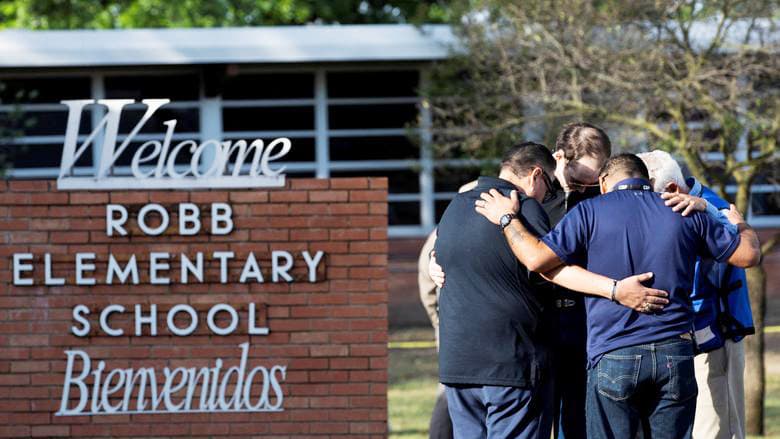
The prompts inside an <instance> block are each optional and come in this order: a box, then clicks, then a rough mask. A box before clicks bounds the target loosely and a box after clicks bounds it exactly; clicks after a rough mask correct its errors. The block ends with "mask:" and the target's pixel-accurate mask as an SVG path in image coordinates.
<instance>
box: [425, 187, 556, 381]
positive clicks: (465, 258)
mask: <svg viewBox="0 0 780 439" xmlns="http://www.w3.org/2000/svg"><path fill="white" fill-rule="evenodd" d="M493 188H495V189H497V190H499V191H500V192H501V193H503V194H504V195H506V196H508V195H509V192H510V191H512V190H515V189H516V188H515V186H514V185H513V184H512V183H510V182H508V181H506V180H502V179H498V178H492V177H480V178H479V180H478V183H477V186H476V187H475V188H474V189H472V190H471V191H468V192H464V193H462V194H458V195H457V196H456V197H455V199H453V201H452V202H451V203H450V205H449V206H448V207H447V210H446V211H445V212H444V215H443V216H442V218H441V222H440V223H439V228H438V236H437V238H436V261H437V262H438V263H439V264H441V266H442V268H443V269H444V271H445V272H446V273H447V281H446V282H445V284H444V287H443V288H442V291H441V296H440V300H439V379H440V381H441V382H442V383H445V384H476V385H495V386H514V387H528V386H533V385H535V384H536V383H537V382H538V380H539V378H540V375H541V373H542V371H543V370H544V369H545V368H547V367H548V359H547V345H548V344H549V340H547V339H546V338H548V337H550V334H549V331H545V330H544V329H545V327H544V326H543V324H544V318H543V317H542V312H543V311H544V309H545V303H546V302H548V301H550V300H551V297H550V296H551V294H550V291H549V284H548V283H547V282H544V281H543V280H542V279H541V277H539V276H538V275H536V274H534V273H529V272H528V270H527V269H526V268H525V267H524V266H523V265H522V264H521V263H520V262H519V261H518V260H517V258H516V257H515V255H514V253H512V249H511V248H510V247H509V244H508V243H507V240H506V238H505V237H504V234H503V233H502V232H501V229H500V228H499V227H498V226H496V225H495V224H493V223H491V222H490V221H488V220H487V219H486V218H485V217H483V216H482V215H480V214H479V213H478V212H476V211H475V209H474V202H475V201H476V200H478V199H479V195H480V194H481V193H482V192H487V191H489V190H490V189H493ZM520 199H521V203H520V210H521V215H522V216H521V217H520V218H522V220H523V221H525V224H526V226H527V227H528V228H529V230H531V231H532V232H534V233H537V234H538V235H539V236H541V235H543V234H544V233H546V232H547V231H548V230H549V223H548V219H547V215H546V214H545V213H544V210H542V207H541V206H540V205H539V203H538V202H537V201H536V200H534V199H532V198H527V197H525V196H523V195H521V196H520Z"/></svg>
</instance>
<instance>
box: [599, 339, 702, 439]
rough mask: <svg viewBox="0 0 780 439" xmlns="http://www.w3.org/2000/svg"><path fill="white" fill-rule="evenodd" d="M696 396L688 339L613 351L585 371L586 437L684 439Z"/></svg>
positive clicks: (690, 348) (694, 408)
mask: <svg viewBox="0 0 780 439" xmlns="http://www.w3.org/2000/svg"><path fill="white" fill-rule="evenodd" d="M697 392H698V388H697V387H696V377H695V376H694V372H693V343H692V342H691V341H690V340H685V339H682V338H678V337H675V338H671V339H667V340H663V341H661V342H657V343H648V344H642V345H637V346H630V347H627V348H622V349H616V350H614V351H612V352H609V353H608V354H605V355H604V356H603V357H602V358H601V360H599V362H598V363H597V364H596V365H595V366H594V367H593V368H591V369H590V371H589V372H588V394H587V416H586V417H587V430H588V438H590V439H602V438H604V439H629V438H635V437H636V436H637V432H638V431H640V430H641V431H643V432H644V438H645V439H656V438H658V439H690V437H691V430H692V429H693V416H694V414H695V412H696V394H697Z"/></svg>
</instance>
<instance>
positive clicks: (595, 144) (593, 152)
mask: <svg viewBox="0 0 780 439" xmlns="http://www.w3.org/2000/svg"><path fill="white" fill-rule="evenodd" d="M555 149H559V150H561V151H563V156H564V157H566V160H569V161H571V160H578V159H580V158H582V157H584V156H586V155H589V156H591V157H595V158H597V159H601V160H606V159H607V158H609V156H610V155H611V154H612V143H611V142H610V141H609V136H607V133H605V132H604V130H602V129H601V128H599V127H597V126H596V125H592V124H589V123H587V122H575V123H570V124H568V125H566V126H564V127H563V129H562V130H561V132H560V133H559V134H558V138H557V139H556V140H555Z"/></svg>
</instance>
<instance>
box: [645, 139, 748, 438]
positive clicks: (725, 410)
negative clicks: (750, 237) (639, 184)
mask: <svg viewBox="0 0 780 439" xmlns="http://www.w3.org/2000/svg"><path fill="white" fill-rule="evenodd" d="M637 155H638V156H639V157H640V158H641V159H642V161H643V162H644V163H645V165H646V166H647V168H648V171H649V174H650V181H651V182H652V184H653V187H654V190H655V191H656V192H661V193H663V195H662V196H663V198H665V199H666V200H667V202H666V204H667V205H675V206H674V209H675V210H678V211H679V210H682V209H685V210H684V211H683V215H687V214H688V213H690V212H691V211H692V210H700V211H705V210H706V211H707V212H709V213H710V215H712V216H714V217H716V218H718V219H719V221H720V222H721V223H724V224H727V227H733V226H731V225H730V224H729V222H728V220H727V219H726V217H725V215H724V214H723V212H721V211H720V210H719V208H720V209H724V208H725V210H728V203H727V202H726V201H724V200H723V199H721V198H719V197H718V196H717V195H715V193H714V192H712V191H711V190H709V189H707V188H706V187H704V186H702V185H701V183H699V182H698V181H696V180H695V179H693V178H689V179H687V180H686V179H684V178H683V174H682V170H681V169H680V165H679V164H678V163H677V162H676V161H675V160H674V159H673V158H672V156H671V155H669V153H667V152H664V151H660V150H655V151H651V152H646V153H641V154H637ZM702 197H703V198H702ZM695 270H696V272H695V278H694V289H693V292H692V294H691V300H692V302H693V308H694V311H695V313H696V318H695V328H696V332H695V334H696V342H697V345H698V349H699V351H700V352H704V355H698V356H697V357H696V358H695V373H696V381H698V383H699V394H698V397H697V402H696V417H695V420H694V426H693V437H694V438H697V439H732V438H733V439H743V438H744V437H745V422H744V419H745V400H744V377H743V373H744V368H745V351H744V347H743V346H742V343H739V341H740V340H742V338H743V337H744V336H745V335H749V334H752V333H753V332H754V329H753V324H752V314H751V313H750V301H749V297H748V292H747V284H746V281H745V274H744V273H745V272H744V270H743V269H741V268H737V267H733V266H730V265H728V264H726V263H717V262H715V261H713V260H703V259H699V260H697V261H696V268H695Z"/></svg>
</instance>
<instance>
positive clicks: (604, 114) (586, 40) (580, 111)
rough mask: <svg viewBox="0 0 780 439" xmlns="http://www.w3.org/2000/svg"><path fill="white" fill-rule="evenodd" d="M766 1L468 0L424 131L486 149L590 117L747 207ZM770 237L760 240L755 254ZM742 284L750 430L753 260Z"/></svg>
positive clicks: (765, 166) (453, 145)
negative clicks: (680, 163) (747, 299)
mask: <svg viewBox="0 0 780 439" xmlns="http://www.w3.org/2000/svg"><path fill="white" fill-rule="evenodd" d="M777 6H778V4H777V1H776V0H686V1H671V0H655V1H647V0H645V1H639V2H620V1H616V0H527V1H522V2H513V1H503V0H484V1H480V0H477V1H471V2H469V3H467V8H466V9H465V12H464V13H463V14H462V15H460V16H459V17H457V19H456V21H455V23H456V25H455V26H456V31H457V33H458V35H459V37H460V41H459V44H458V46H457V47H456V48H455V52H454V53H455V55H454V57H453V59H452V60H451V61H450V62H447V63H445V64H443V65H442V66H440V67H439V68H437V69H435V70H434V73H433V77H434V81H432V86H431V88H430V89H429V90H428V93H429V94H430V97H431V99H430V103H431V106H432V108H433V115H434V126H435V127H436V128H437V130H436V131H435V142H436V143H437V145H439V147H440V152H442V153H444V154H464V155H468V156H470V157H484V158H493V157H497V156H499V155H500V151H501V150H502V148H503V147H505V145H506V144H507V142H509V141H513V140H516V139H519V138H521V137H524V136H527V135H529V131H530V132H532V133H533V132H535V133H538V134H537V135H543V136H546V137H547V138H546V139H544V140H547V141H548V142H549V141H550V140H552V139H551V138H550V136H551V135H554V134H555V132H556V131H557V129H556V128H557V127H559V126H560V124H561V122H562V121H571V120H581V119H585V120H592V121H596V122H598V123H601V124H605V125H607V126H608V127H609V128H610V129H611V132H612V134H613V136H614V137H616V139H615V140H616V142H615V143H617V144H619V145H623V147H624V149H628V150H636V149H640V148H662V149H665V150H667V151H670V152H672V153H674V154H676V155H677V156H678V157H680V158H682V159H683V160H684V162H685V164H686V165H687V167H688V169H689V170H690V172H691V173H692V174H693V176H695V177H696V178H697V179H699V180H700V181H702V182H704V184H706V185H708V186H711V187H713V188H715V189H716V190H717V191H718V192H719V193H720V195H721V196H723V197H724V198H726V199H729V200H731V201H732V202H734V203H735V204H736V205H737V207H738V208H739V210H740V211H742V212H747V211H748V207H749V205H750V203H751V186H752V184H753V183H755V182H759V181H767V180H769V181H773V179H776V178H777V177H778V173H779V172H780V171H778V168H779V167H778V163H779V162H780V153H778V147H777V145H778V141H780V57H778V53H779V51H780V33H778V32H777V22H776V18H777V16H778V8H777ZM532 140H538V139H532ZM548 144H549V143H548ZM727 185H735V186H736V193H730V192H727V191H726V187H727ZM777 242H778V236H774V237H773V238H771V239H769V240H768V241H767V242H765V243H764V245H763V251H764V253H765V254H766V253H768V252H770V251H771V250H772V249H773V248H774V246H775V244H776V243H777ZM748 283H749V288H750V295H751V303H752V305H753V312H754V319H755V324H756V331H757V333H756V335H755V336H751V337H748V338H746V341H745V344H746V346H745V348H746V363H747V365H746V367H747V369H748V373H746V383H745V384H746V408H747V429H748V433H750V434H761V433H762V432H763V428H764V423H763V400H764V363H763V345H764V334H763V326H764V314H765V310H766V306H765V290H766V273H765V271H764V268H763V267H761V266H759V267H755V268H752V269H749V270H748Z"/></svg>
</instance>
